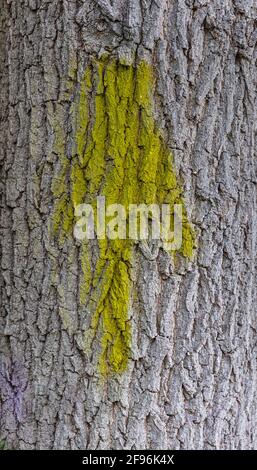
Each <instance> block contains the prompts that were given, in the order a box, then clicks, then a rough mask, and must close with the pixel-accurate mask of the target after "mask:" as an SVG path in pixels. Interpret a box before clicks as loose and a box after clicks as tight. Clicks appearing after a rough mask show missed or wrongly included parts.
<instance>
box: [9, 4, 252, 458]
mask: <svg viewBox="0 0 257 470" xmlns="http://www.w3.org/2000/svg"><path fill="white" fill-rule="evenodd" d="M256 20H257V2H256V0H244V2H242V1H239V0H223V1H220V0H173V1H171V0H158V1H150V0H119V1H117V0H113V1H112V2H111V1H108V0H98V1H93V0H92V1H91V0H87V1H82V0H63V1H61V0H52V1H51V2H49V1H47V0H41V1H39V0H0V93H1V95H0V96H1V98H0V100H1V101H0V104H1V110H0V112H1V115H0V118H1V128H0V142H1V146H0V156H1V157H0V162H1V187H2V198H1V283H0V286H1V318H0V322H1V323H0V325H1V336H0V353H1V364H0V429H1V435H0V440H3V441H5V445H6V448H15V449H121V448H125V449H256V448H257V435H256V429H257V428H256V423H257V383H256V382H257V369H256V365H257V364H256V357H257V354H256V353H257V344H256V331H257V321H256V320H257V317H256V301H257V296H256V292H257V290H256V279H257V273H256V249H257V246H256V233H257V205H256V182H257V179H256V161H257V160H256V118H257V116H256V114H257V112H256V109H257V107H256V104H257V103H256V98H257V95H256V76H257V67H256V53H257V49H256V39H257V33H256V32H257V29H256ZM104 52H108V54H111V55H113V56H114V55H115V57H119V58H124V57H126V60H127V61H133V60H134V58H135V57H136V58H137V57H139V58H144V60H147V61H148V62H149V63H151V64H152V67H153V69H154V73H155V76H156V83H157V86H156V90H155V106H156V116H157V117H156V119H157V121H158V125H159V127H160V129H162V131H163V134H164V135H165V140H166V144H167V145H168V147H169V148H170V150H171V151H172V152H173V154H174V161H175V168H176V173H177V175H178V178H179V179H180V180H181V181H182V182H183V190H184V199H185V204H186V207H187V213H188V218H189V220H190V221H191V222H192V224H193V226H194V230H195V233H196V235H197V249H196V253H195V257H194V259H193V260H192V261H188V260H185V259H183V257H180V258H179V262H177V263H176V266H175V267H174V266H173V265H172V262H171V258H170V257H169V256H168V254H166V253H164V252H163V251H162V250H159V252H158V253H157V256H156V257H153V256H149V253H148V252H147V251H145V250H144V249H143V248H142V246H138V247H137V249H136V253H135V260H136V261H135V271H134V276H133V287H132V292H133V295H132V297H133V298H132V301H131V302H132V303H131V312H130V322H131V325H132V348H131V353H130V357H129V364H128V368H127V370H126V371H125V372H123V373H122V374H112V375H110V376H108V377H105V378H102V377H101V376H100V374H99V371H98V370H97V368H96V367H95V357H94V354H93V352H94V351H93V352H92V354H91V355H90V354H85V353H84V352H83V350H82V348H81V334H82V331H84V330H85V329H86V328H87V326H88V320H87V317H86V315H85V312H84V310H83V306H81V305H80V301H79V296H78V290H79V269H80V268H79V262H78V247H77V246H76V245H75V244H72V242H69V243H64V244H63V245H62V246H60V245H59V244H57V243H56V242H55V241H53V240H52V237H51V234H50V232H49V221H50V220H51V217H52V213H53V206H54V196H53V193H52V190H51V185H52V181H53V178H54V175H56V174H58V172H59V171H60V162H59V158H58V152H56V149H55V141H56V134H57V126H59V127H60V128H61V139H64V140H65V141H66V151H67V153H69V146H70V145H71V144H70V142H71V140H72V130H71V121H72V119H73V114H72V113H73V111H72V106H71V105H72V96H73V93H74V90H76V88H77V87H78V83H79V81H78V77H81V75H82V74H83V72H84V70H85V67H86V65H87V64H88V63H89V61H91V60H92V58H93V57H99V56H100V55H102V54H103V53H104ZM57 121H58V122H57ZM56 122H57V124H56ZM153 258H154V259H153Z"/></svg>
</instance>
